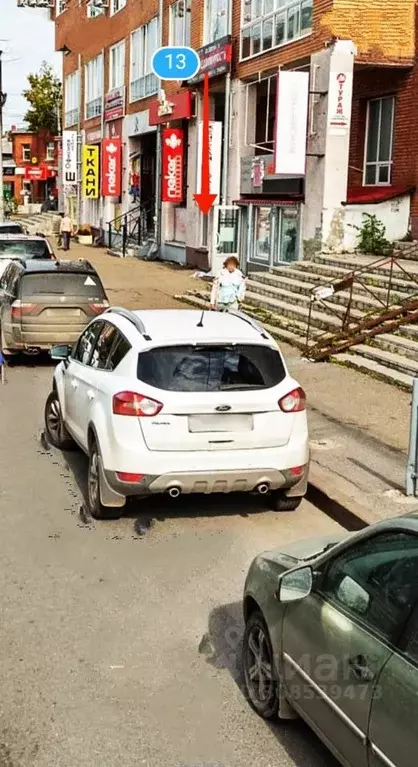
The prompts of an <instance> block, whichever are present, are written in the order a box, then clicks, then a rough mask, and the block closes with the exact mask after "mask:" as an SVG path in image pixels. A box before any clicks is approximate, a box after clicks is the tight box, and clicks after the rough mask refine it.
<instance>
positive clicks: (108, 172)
mask: <svg viewBox="0 0 418 767" xmlns="http://www.w3.org/2000/svg"><path fill="white" fill-rule="evenodd" d="M121 155H122V142H121V140H120V138H116V137H115V138H105V139H103V141H102V195H103V197H120V195H121V186H122V184H121V172H122V163H121Z"/></svg>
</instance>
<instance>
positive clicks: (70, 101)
mask: <svg viewBox="0 0 418 767" xmlns="http://www.w3.org/2000/svg"><path fill="white" fill-rule="evenodd" d="M64 109H65V112H64V125H65V127H66V128H71V126H72V125H76V124H77V123H78V120H79V117H80V73H79V71H78V70H77V71H76V72H73V73H72V74H71V75H68V77H66V78H65V81H64Z"/></svg>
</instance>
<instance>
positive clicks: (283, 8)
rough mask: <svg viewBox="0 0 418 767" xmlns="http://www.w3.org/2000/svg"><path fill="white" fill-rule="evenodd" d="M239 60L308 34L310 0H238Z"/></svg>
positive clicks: (311, 0)
mask: <svg viewBox="0 0 418 767" xmlns="http://www.w3.org/2000/svg"><path fill="white" fill-rule="evenodd" d="M241 2H242V19H241V59H248V58H251V56H256V55H257V54H259V53H263V52H264V51H268V50H271V48H277V47H278V46H281V45H286V44H287V43H291V42H293V40H297V39H298V38H300V37H303V36H304V35H307V34H310V32H311V31H312V23H313V0H241Z"/></svg>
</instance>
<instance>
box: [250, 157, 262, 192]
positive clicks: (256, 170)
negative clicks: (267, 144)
mask: <svg viewBox="0 0 418 767" xmlns="http://www.w3.org/2000/svg"><path fill="white" fill-rule="evenodd" d="M264 173H265V167H264V161H263V160H260V159H259V158H258V157H257V158H254V159H253V160H252V163H251V180H252V182H253V187H254V189H260V188H261V187H262V186H263V178H264Z"/></svg>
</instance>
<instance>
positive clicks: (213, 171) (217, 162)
mask: <svg viewBox="0 0 418 767" xmlns="http://www.w3.org/2000/svg"><path fill="white" fill-rule="evenodd" d="M202 139H203V123H202V122H199V124H198V131H197V157H198V158H199V161H198V164H197V184H196V188H197V193H198V194H200V193H201V191H202V166H201V163H200V158H201V157H202V144H203V140H202ZM221 157H222V123H221V122H210V123H209V191H210V194H216V196H217V199H216V200H215V201H214V204H215V205H218V203H219V193H220V190H221Z"/></svg>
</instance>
